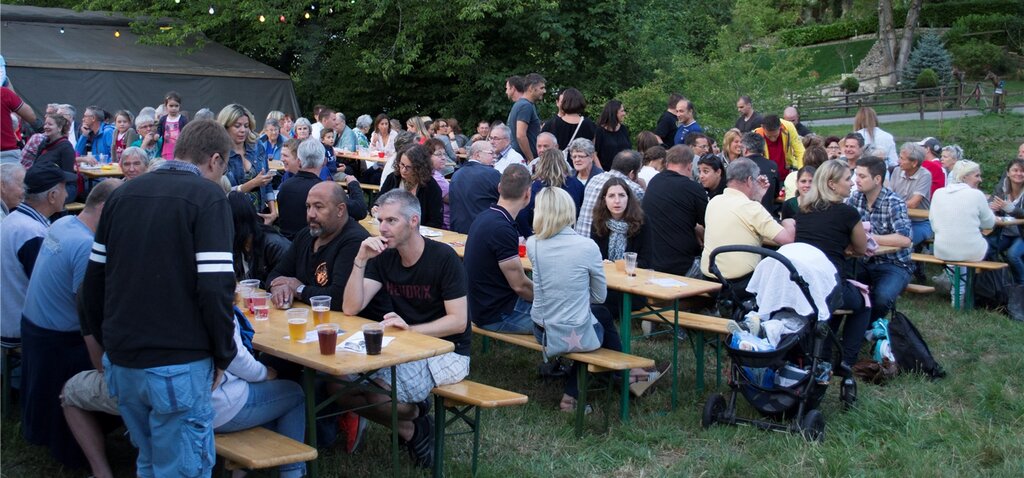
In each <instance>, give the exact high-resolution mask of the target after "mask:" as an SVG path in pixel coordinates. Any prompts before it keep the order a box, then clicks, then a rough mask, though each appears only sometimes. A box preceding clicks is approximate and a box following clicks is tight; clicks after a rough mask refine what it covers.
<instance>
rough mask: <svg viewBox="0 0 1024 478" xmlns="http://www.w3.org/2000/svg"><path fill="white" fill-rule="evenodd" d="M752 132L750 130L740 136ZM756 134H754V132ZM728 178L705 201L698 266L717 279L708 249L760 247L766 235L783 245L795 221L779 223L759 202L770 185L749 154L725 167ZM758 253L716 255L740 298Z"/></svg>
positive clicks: (744, 294)
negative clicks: (724, 185)
mask: <svg viewBox="0 0 1024 478" xmlns="http://www.w3.org/2000/svg"><path fill="white" fill-rule="evenodd" d="M749 136H752V135H751V134H750V133H748V134H745V135H743V138H744V139H746V138H747V137H749ZM755 136H756V135H755ZM725 174H726V177H727V178H728V182H727V183H726V188H725V191H724V192H722V194H719V195H718V196H715V197H714V198H712V199H711V201H709V202H708V209H707V215H706V216H705V220H706V224H707V229H706V232H705V234H704V252H703V254H702V255H701V258H700V270H701V272H703V273H704V275H705V276H707V277H709V278H711V279H710V280H717V279H715V278H714V277H715V276H714V274H712V273H711V270H710V265H711V260H710V258H711V252H712V251H714V250H715V249H716V248H718V247H721V246H731V245H747V246H754V247H761V244H762V243H763V242H764V240H765V239H771V240H772V241H775V243H776V244H779V245H783V244H789V243H790V242H793V239H794V238H795V237H796V223H795V222H794V221H793V219H786V220H784V221H782V224H781V225H780V224H779V223H777V222H775V217H773V216H772V215H771V214H769V213H768V211H767V210H765V208H764V207H762V206H761V204H759V201H761V198H762V197H763V196H764V195H765V193H766V192H767V191H768V188H769V186H770V184H769V181H768V178H766V177H764V176H763V175H761V171H760V170H759V168H758V167H757V165H756V164H754V162H753V161H751V160H749V159H748V158H740V159H737V160H735V161H733V162H731V163H729V165H728V166H726V168H725ZM760 260H761V257H760V256H758V255H756V254H747V253H729V254H722V255H719V256H717V257H716V258H715V265H716V266H718V269H719V270H720V271H721V272H722V275H723V276H724V277H725V278H726V279H729V285H730V287H732V288H733V289H734V292H735V294H736V295H737V297H739V298H740V299H741V300H743V299H745V298H748V297H750V294H749V293H748V292H747V291H746V290H747V282H749V281H750V276H751V275H752V274H753V273H754V268H755V267H757V263H758V262H760Z"/></svg>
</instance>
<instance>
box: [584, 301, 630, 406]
mask: <svg viewBox="0 0 1024 478" xmlns="http://www.w3.org/2000/svg"><path fill="white" fill-rule="evenodd" d="M632 319H633V295H632V294H630V293H628V292H623V293H622V315H621V316H620V317H619V335H620V338H621V339H622V351H623V352H625V353H629V350H630V348H631V347H632V340H633V331H632V329H631V327H630V325H632V324H631V322H632ZM581 369H582V370H583V373H584V375H585V374H586V367H581ZM627 372H628V371H627ZM580 390H581V391H582V390H583V387H582V386H581V387H580ZM619 416H620V418H621V419H622V422H623V423H627V422H629V373H626V374H623V378H622V396H621V399H620V406H619Z"/></svg>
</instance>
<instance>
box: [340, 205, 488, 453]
mask: <svg viewBox="0 0 1024 478" xmlns="http://www.w3.org/2000/svg"><path fill="white" fill-rule="evenodd" d="M377 205H378V216H379V219H380V237H370V238H367V239H366V240H364V241H363V244H362V246H361V247H360V248H359V253H358V254H357V255H356V258H355V262H354V263H353V266H354V267H353V268H352V275H351V276H350V277H349V279H348V284H347V285H346V286H345V302H344V306H343V308H342V310H343V311H344V312H345V313H346V314H356V313H358V312H359V311H360V310H361V309H363V308H364V307H366V305H367V304H369V303H370V300H371V298H372V297H373V296H374V295H375V294H376V293H377V292H378V291H381V290H386V291H387V292H388V294H390V295H391V303H392V305H393V308H392V309H391V310H392V312H389V313H387V314H386V315H385V316H384V320H383V321H382V322H381V324H382V325H384V326H385V327H395V328H397V329H402V330H406V329H411V330H414V331H416V332H419V333H421V334H425V335H430V336H433V337H440V338H443V339H445V340H448V341H450V342H452V343H454V344H455V351H454V352H449V353H446V354H444V355H439V356H437V357H431V358H428V359H425V360H419V361H416V362H409V363H405V364H401V365H399V366H398V367H397V368H396V373H397V376H396V377H395V381H396V384H397V390H396V391H395V392H396V394H397V397H398V401H399V402H400V403H399V404H398V430H397V432H398V436H399V439H400V441H401V443H403V444H404V445H405V446H406V447H408V449H409V453H410V455H411V456H412V457H413V458H414V460H415V461H416V464H417V465H419V466H422V467H426V468H429V467H430V466H431V465H432V463H433V461H434V441H433V427H434V423H433V420H432V419H431V417H430V415H429V412H430V409H429V405H428V403H427V401H426V400H427V398H428V397H429V396H430V391H431V390H432V389H433V388H434V387H436V386H438V385H446V384H451V383H456V382H459V381H461V380H462V379H463V378H465V377H466V376H467V375H468V374H469V348H470V328H469V319H468V317H467V314H466V272H465V269H464V268H463V266H462V263H461V261H460V260H459V256H458V255H456V254H455V250H454V249H452V248H451V247H450V246H448V245H447V244H444V243H442V242H437V241H431V240H426V239H424V238H423V236H421V235H420V233H419V227H420V214H421V212H420V203H419V200H417V199H416V196H413V195H412V194H410V193H409V192H407V191H404V190H401V189H395V190H392V191H389V192H387V193H385V194H384V195H382V196H381V197H380V199H378V200H377ZM375 379H376V381H377V383H378V384H379V385H380V386H382V387H385V388H386V387H388V386H389V385H387V384H390V383H391V369H382V370H380V371H379V372H377V373H376V374H375ZM389 401H390V397H388V396H387V395H383V394H377V393H371V392H361V393H358V394H354V395H348V396H344V397H341V398H340V399H339V403H340V404H341V405H342V406H343V407H345V408H351V407H355V406H367V405H376V406H371V407H369V408H363V409H361V410H359V411H358V412H357V413H360V414H362V415H364V416H366V418H369V419H370V420H373V421H375V422H377V423H380V424H382V425H386V426H387V425H390V424H391V404H390V403H389Z"/></svg>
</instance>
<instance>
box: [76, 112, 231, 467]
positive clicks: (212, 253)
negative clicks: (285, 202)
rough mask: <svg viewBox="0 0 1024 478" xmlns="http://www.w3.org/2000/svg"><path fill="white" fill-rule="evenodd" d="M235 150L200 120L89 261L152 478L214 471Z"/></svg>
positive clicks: (112, 365) (116, 211) (107, 361)
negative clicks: (213, 400) (230, 168)
mask: <svg viewBox="0 0 1024 478" xmlns="http://www.w3.org/2000/svg"><path fill="white" fill-rule="evenodd" d="M231 145H232V140H231V138H230V137H229V136H228V134H227V131H226V130H225V129H224V126H222V125H219V124H217V123H215V122H213V121H205V120H200V121H190V122H189V123H188V124H187V125H186V126H185V127H184V128H182V131H181V135H180V136H179V137H178V142H177V144H176V145H175V147H174V157H175V159H174V160H171V161H167V162H166V163H164V164H163V165H162V166H160V167H159V168H158V169H157V170H156V171H153V172H151V173H147V174H144V175H142V176H139V177H138V178H135V179H133V180H131V181H129V182H128V183H127V184H125V185H124V186H122V187H121V188H118V190H117V191H116V192H115V193H114V194H113V196H111V197H110V199H109V200H108V201H107V203H106V206H105V207H104V211H103V212H104V214H103V216H102V217H101V218H100V222H99V226H98V228H97V230H96V239H95V243H94V244H93V246H92V254H91V255H90V256H89V266H88V268H87V269H86V276H85V280H84V285H83V287H82V294H83V297H84V299H83V300H84V308H85V316H86V321H87V322H88V324H89V327H88V328H89V330H91V331H92V332H93V335H94V337H95V338H96V341H97V343H98V344H99V345H100V346H101V347H103V349H104V350H105V351H106V356H105V357H104V360H103V367H104V370H105V373H104V375H105V379H106V381H107V386H108V388H109V390H110V394H111V395H112V396H116V397H117V400H118V409H119V411H120V412H121V416H122V417H123V418H124V422H125V425H126V426H127V427H128V431H129V432H130V433H131V436H132V442H133V443H134V444H135V445H136V446H137V447H138V449H139V456H138V459H137V466H136V473H137V474H138V476H140V477H143V478H150V477H155V476H179V475H187V476H207V475H209V474H210V471H211V469H212V467H213V461H214V460H213V457H214V456H215V454H216V452H215V450H214V445H213V426H212V424H213V408H212V406H211V404H210V392H211V390H212V389H213V388H214V387H215V386H216V385H217V384H218V383H219V382H220V378H221V377H222V375H223V371H224V369H226V368H227V366H228V364H229V363H231V361H232V360H233V359H234V357H235V354H236V352H237V350H236V348H235V342H234V340H233V337H232V335H233V330H234V324H233V322H232V302H233V299H234V288H235V280H234V268H233V267H232V264H231V260H232V255H231V241H232V236H233V231H232V221H231V211H230V209H229V207H228V202H227V198H226V197H225V195H224V191H223V190H222V189H221V188H220V186H219V181H220V178H221V176H223V175H224V173H225V172H226V171H227V161H228V151H229V150H230V149H231ZM154 237H159V238H160V240H159V241H154V240H153V238H154ZM107 284H112V285H113V284H116V288H112V289H107V288H106V285H107Z"/></svg>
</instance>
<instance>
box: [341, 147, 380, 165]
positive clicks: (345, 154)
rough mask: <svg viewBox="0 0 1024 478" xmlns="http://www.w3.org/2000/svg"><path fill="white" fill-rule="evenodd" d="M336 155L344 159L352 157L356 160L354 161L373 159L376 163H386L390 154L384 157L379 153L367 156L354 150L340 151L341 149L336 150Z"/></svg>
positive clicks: (351, 158)
mask: <svg viewBox="0 0 1024 478" xmlns="http://www.w3.org/2000/svg"><path fill="white" fill-rule="evenodd" d="M334 155H335V156H337V157H339V158H342V159H350V160H354V161H373V162H375V163H381V164H384V163H386V162H388V156H387V155H386V154H385V155H384V156H383V157H381V156H380V155H379V154H367V155H365V156H362V155H360V154H359V153H356V152H352V151H340V152H339V151H337V150H335V154H334Z"/></svg>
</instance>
